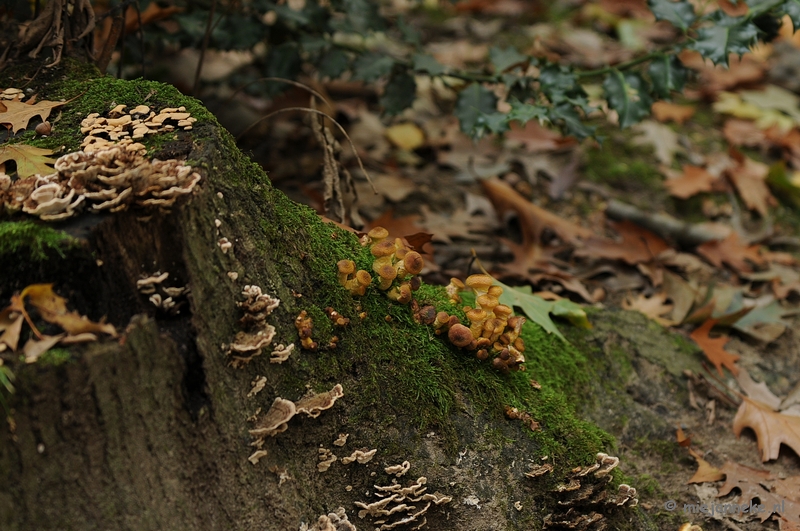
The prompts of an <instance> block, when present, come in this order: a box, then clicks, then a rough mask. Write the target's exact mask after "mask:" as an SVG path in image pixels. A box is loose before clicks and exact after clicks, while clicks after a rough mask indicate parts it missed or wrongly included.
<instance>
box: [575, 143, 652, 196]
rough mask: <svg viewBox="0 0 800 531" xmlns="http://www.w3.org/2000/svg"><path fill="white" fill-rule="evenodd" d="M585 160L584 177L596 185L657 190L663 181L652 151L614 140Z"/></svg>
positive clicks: (590, 151) (591, 150) (592, 150)
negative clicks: (654, 188)
mask: <svg viewBox="0 0 800 531" xmlns="http://www.w3.org/2000/svg"><path fill="white" fill-rule="evenodd" d="M586 156H587V162H586V177H587V178H588V179H590V180H592V181H595V182H601V183H606V184H610V185H613V186H622V187H624V188H626V189H627V188H637V187H647V186H656V185H660V183H661V181H662V180H663V178H662V177H661V174H660V173H659V171H658V168H657V167H656V164H655V163H654V161H655V158H654V155H653V150H652V148H648V147H645V146H633V145H632V144H630V143H629V142H627V141H625V140H622V139H615V140H609V141H607V142H604V143H603V145H602V146H600V147H593V148H591V149H589V150H588V151H587V153H586ZM637 185H638V186H637Z"/></svg>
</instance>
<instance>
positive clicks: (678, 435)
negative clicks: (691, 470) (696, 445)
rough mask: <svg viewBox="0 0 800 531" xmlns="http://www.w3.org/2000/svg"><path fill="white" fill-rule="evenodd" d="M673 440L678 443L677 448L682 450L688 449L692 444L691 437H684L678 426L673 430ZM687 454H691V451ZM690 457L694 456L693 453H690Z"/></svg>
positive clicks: (681, 429)
mask: <svg viewBox="0 0 800 531" xmlns="http://www.w3.org/2000/svg"><path fill="white" fill-rule="evenodd" d="M675 440H676V442H677V443H678V446H683V447H684V448H688V447H689V446H691V444H692V436H691V435H686V434H685V433H684V432H683V428H681V427H680V426H678V427H677V429H676V430H675ZM689 452H690V453H691V452H692V450H691V449H690V450H689ZM692 455H694V453H692Z"/></svg>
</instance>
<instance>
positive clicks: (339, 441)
mask: <svg viewBox="0 0 800 531" xmlns="http://www.w3.org/2000/svg"><path fill="white" fill-rule="evenodd" d="M349 436H350V434H349V433H340V434H339V436H338V437H337V438H336V440H335V441H333V445H334V446H344V445H345V444H347V438H348V437H349Z"/></svg>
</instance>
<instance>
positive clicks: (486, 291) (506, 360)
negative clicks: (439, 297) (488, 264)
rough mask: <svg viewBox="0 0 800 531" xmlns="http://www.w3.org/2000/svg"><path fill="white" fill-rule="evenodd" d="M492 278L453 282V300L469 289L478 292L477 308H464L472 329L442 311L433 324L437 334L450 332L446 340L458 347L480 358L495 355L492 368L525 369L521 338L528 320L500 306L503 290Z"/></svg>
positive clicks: (472, 276) (471, 278)
mask: <svg viewBox="0 0 800 531" xmlns="http://www.w3.org/2000/svg"><path fill="white" fill-rule="evenodd" d="M493 284H494V279H493V278H492V277H491V276H490V275H471V276H469V277H467V280H466V282H461V281H460V280H458V279H457V278H453V279H451V280H450V284H449V285H448V286H447V292H448V294H450V298H451V299H452V300H455V301H460V300H461V298H460V296H459V292H461V291H463V290H465V289H467V288H469V289H471V290H472V291H473V292H474V293H475V304H476V305H477V307H475V308H472V307H470V306H465V307H464V312H465V313H466V314H467V319H469V321H470V324H469V326H465V325H463V324H461V322H460V321H459V320H458V318H457V317H455V316H452V315H448V314H447V313H446V312H439V313H438V314H437V315H436V320H435V321H434V323H433V324H434V328H435V329H436V333H438V334H441V333H444V332H445V331H446V332H447V338H448V339H449V340H450V342H451V343H453V344H454V345H455V346H457V347H459V348H464V349H467V350H474V351H476V352H475V355H476V356H477V357H478V359H481V360H485V359H488V358H489V356H490V355H493V359H492V365H493V366H494V367H495V368H496V369H498V370H499V371H501V372H504V373H506V372H508V371H512V370H524V367H523V366H522V364H523V363H524V362H525V356H524V355H523V352H524V351H525V343H524V342H523V341H522V338H521V337H519V334H520V332H521V331H522V325H523V324H524V323H525V318H524V317H521V316H514V315H512V313H513V310H512V309H511V308H510V307H509V306H506V305H505V304H500V301H499V298H500V295H502V294H503V288H501V287H500V286H494V285H493Z"/></svg>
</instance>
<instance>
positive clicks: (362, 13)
mask: <svg viewBox="0 0 800 531" xmlns="http://www.w3.org/2000/svg"><path fill="white" fill-rule="evenodd" d="M378 7H379V5H378V3H377V2H371V1H370V0H344V6H343V9H342V11H343V12H344V13H346V14H347V18H346V22H345V26H346V29H348V30H350V31H353V32H356V33H360V34H362V35H365V34H366V33H368V32H372V31H381V30H383V29H384V28H386V22H385V20H384V19H383V17H381V15H380V13H379V12H378Z"/></svg>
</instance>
